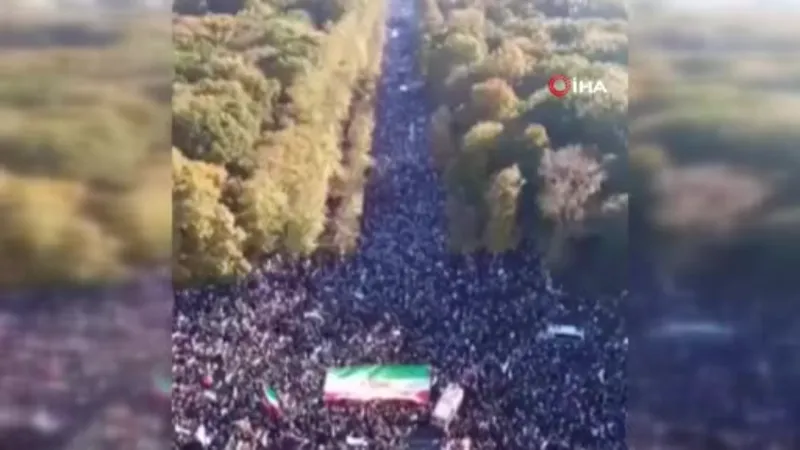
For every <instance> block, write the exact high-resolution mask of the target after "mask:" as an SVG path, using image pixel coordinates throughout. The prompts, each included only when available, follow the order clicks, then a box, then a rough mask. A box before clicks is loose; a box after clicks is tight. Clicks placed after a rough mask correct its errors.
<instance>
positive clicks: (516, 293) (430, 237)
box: [173, 27, 625, 450]
mask: <svg viewBox="0 0 800 450" xmlns="http://www.w3.org/2000/svg"><path fill="white" fill-rule="evenodd" d="M413 33H414V30H413V28H412V27H405V28H404V27H400V28H399V29H397V31H396V32H394V33H393V39H391V40H389V41H388V44H387V48H386V52H385V58H386V59H387V61H386V63H385V65H384V70H385V72H384V75H383V79H382V85H381V87H380V105H379V111H378V118H377V119H378V120H377V124H378V125H377V129H376V132H375V145H374V153H373V156H374V158H375V165H374V167H373V169H372V173H371V179H370V185H369V187H368V192H367V196H366V205H365V214H364V220H363V236H362V238H361V242H360V248H359V251H358V252H357V253H356V254H355V255H352V256H349V257H346V258H343V259H337V258H330V259H328V260H325V258H318V259H316V260H314V261H313V262H312V261H307V262H303V263H294V264H290V263H287V264H280V263H278V262H274V261H273V262H272V263H271V266H270V267H268V268H265V269H264V270H263V271H262V272H261V273H258V274H254V275H253V276H252V278H251V279H250V280H248V282H247V283H243V284H239V285H236V286H229V287H226V288H217V289H213V290H212V289H207V290H201V291H184V292H182V293H180V294H179V295H178V298H177V308H176V317H175V329H174V334H173V354H174V365H175V367H174V375H175V385H174V386H175V388H174V389H175V390H174V394H173V412H174V415H175V419H174V420H175V425H176V426H177V427H179V428H180V429H182V430H187V431H191V430H195V429H197V428H198V427H200V426H202V427H203V429H204V430H206V431H207V432H208V436H209V437H210V438H211V443H210V448H226V447H225V446H226V445H238V444H235V443H236V442H242V443H249V444H253V445H261V446H263V447H265V448H339V446H341V445H343V443H344V442H345V441H346V439H347V436H361V437H367V438H368V440H369V441H371V446H370V448H384V449H396V448H400V441H402V440H404V439H406V436H407V435H408V434H410V433H413V432H418V430H420V429H425V428H426V427H427V418H426V412H425V411H421V410H414V409H413V408H412V409H408V410H407V409H401V408H400V407H398V406H385V407H376V408H373V407H370V408H369V411H367V410H362V409H358V408H356V409H353V410H350V409H348V410H345V411H342V410H338V409H329V408H327V407H325V406H324V405H322V404H321V397H322V381H323V377H324V373H325V369H326V368H328V367H333V366H347V365H354V364H364V363H375V364H384V363H423V364H430V365H431V366H433V368H434V371H435V380H436V382H435V386H438V387H441V386H442V385H443V384H444V383H446V382H450V381H455V382H459V383H461V384H462V385H464V386H465V387H466V392H467V395H466V397H465V403H464V405H463V407H462V409H461V414H460V415H459V417H458V418H457V419H456V420H455V422H454V423H453V424H452V425H451V427H450V429H449V430H448V434H449V437H451V438H458V439H459V440H460V439H461V438H464V437H468V438H469V439H470V440H471V442H472V445H473V446H474V448H480V449H486V450H488V449H493V448H497V449H501V448H502V449H521V450H527V449H531V448H540V447H541V448H569V449H574V448H603V449H608V450H612V449H615V448H623V446H624V426H625V424H624V420H625V410H624V389H625V384H624V378H623V377H624V362H625V361H624V355H625V351H624V347H623V340H622V339H620V336H621V333H622V330H621V321H620V318H619V313H618V311H617V310H616V307H617V303H616V302H615V300H614V299H607V300H603V301H599V300H597V299H594V300H593V301H587V300H583V299H578V298H570V297H569V296H568V295H566V294H564V293H561V292H559V291H558V290H557V289H555V288H553V286H551V285H550V283H549V281H548V278H547V276H546V275H544V274H545V273H546V272H544V271H542V270H541V268H540V267H539V265H538V263H537V261H536V260H535V258H534V256H533V255H534V253H533V252H520V253H516V254H511V255H508V256H497V257H493V256H488V255H477V256H474V257H462V256H453V255H450V254H449V253H448V251H447V248H446V237H445V228H444V217H443V211H444V207H443V193H442V192H441V182H440V180H438V179H437V175H436V173H435V171H434V170H433V169H432V167H431V164H430V161H429V153H428V148H427V142H426V140H427V137H426V134H427V133H426V128H427V126H426V124H427V118H428V116H429V111H428V110H427V105H426V101H425V93H424V92H423V91H421V90H419V89H415V88H413V86H415V85H416V84H418V83H417V79H416V78H415V77H416V75H415V72H416V71H415V70H414V69H413V64H414V51H413V50H414V46H415V45H416V44H415V42H414V39H413V36H411V35H412V34H413ZM409 86H411V88H408V87H409ZM548 321H562V322H567V323H575V324H578V325H579V326H581V327H584V328H585V329H586V330H587V333H588V336H587V340H586V342H585V345H579V346H557V345H534V341H535V340H536V334H537V333H538V332H539V331H540V330H541V329H542V327H543V326H544V325H545V324H546V323H547V322H548ZM265 385H268V386H272V387H274V388H275V389H276V390H277V392H278V393H279V394H280V395H281V399H282V401H283V404H282V410H281V414H280V415H279V416H278V417H275V416H274V415H271V414H269V413H268V412H267V411H265V410H264V408H263V397H262V395H261V389H262V388H263V387H264V386H265ZM434 398H435V393H434ZM285 441H289V442H290V443H285ZM256 442H261V444H255V443H256ZM281 442H284V443H283V444H281ZM281 445H283V446H281ZM320 446H321V447H320ZM231 448H234V447H231Z"/></svg>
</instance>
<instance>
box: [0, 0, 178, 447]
mask: <svg viewBox="0 0 800 450" xmlns="http://www.w3.org/2000/svg"><path fill="white" fill-rule="evenodd" d="M161 3H166V2H161ZM2 9H3V14H2V18H0V217H2V219H0V356H2V359H3V363H2V365H0V447H2V448H12V449H21V448H26V449H32V450H33V449H37V450H38V449H43V450H46V449H51V448H52V449H56V448H75V449H103V448H115V449H144V448H154V449H155V448H165V447H166V445H167V444H166V442H167V441H166V439H165V438H164V436H165V433H166V432H167V431H168V428H167V427H166V425H167V424H168V420H169V390H168V387H169V386H168V380H169V362H170V359H169V357H170V351H169V338H168V336H169V334H168V333H169V331H168V327H169V316H170V312H171V304H172V301H171V296H172V288H171V283H170V278H169V273H168V264H166V263H167V262H168V260H169V256H170V252H171V248H170V242H171V234H172V230H171V208H170V204H171V202H170V186H171V172H170V165H169V158H170V153H169V148H170V145H169V140H170V129H169V103H170V101H171V91H170V81H171V72H172V69H171V53H170V52H171V40H170V18H169V17H170V16H169V5H167V4H158V3H154V2H145V1H142V2H135V1H113V0H109V1H97V2H91V1H55V0H54V1H8V0H6V1H3V2H2ZM165 267H166V270H165Z"/></svg>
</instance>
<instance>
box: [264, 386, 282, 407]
mask: <svg viewBox="0 0 800 450" xmlns="http://www.w3.org/2000/svg"><path fill="white" fill-rule="evenodd" d="M264 406H266V407H267V408H269V409H270V410H272V411H274V412H279V411H280V410H281V401H280V399H279V398H278V393H277V392H275V389H273V388H271V387H265V388H264Z"/></svg>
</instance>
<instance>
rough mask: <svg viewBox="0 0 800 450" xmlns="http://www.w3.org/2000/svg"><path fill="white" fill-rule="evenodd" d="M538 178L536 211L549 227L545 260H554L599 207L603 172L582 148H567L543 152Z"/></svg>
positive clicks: (604, 178) (604, 177) (595, 160)
mask: <svg viewBox="0 0 800 450" xmlns="http://www.w3.org/2000/svg"><path fill="white" fill-rule="evenodd" d="M539 176H540V177H541V192H540V194H539V209H540V211H541V213H542V215H543V217H544V218H545V219H546V220H547V221H548V222H550V223H551V224H552V234H551V235H550V238H549V239H548V241H549V242H548V257H549V259H551V260H558V259H560V258H561V257H562V256H563V251H564V250H565V248H564V246H565V244H566V243H567V241H568V240H569V239H571V238H574V237H577V236H580V235H582V234H583V231H584V225H585V223H586V220H587V219H588V218H589V217H590V216H591V214H593V213H594V212H595V211H596V209H595V208H597V207H600V203H599V196H600V194H601V190H602V188H603V183H605V181H606V172H605V169H604V167H603V165H602V163H601V162H599V161H597V159H595V158H593V157H591V156H590V155H589V154H588V153H587V152H586V151H585V150H584V149H583V148H582V147H579V146H569V147H565V148H562V149H560V150H556V151H548V152H546V153H545V155H544V157H543V158H542V161H541V165H540V166H539Z"/></svg>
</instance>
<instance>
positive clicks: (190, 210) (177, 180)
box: [172, 149, 250, 283]
mask: <svg viewBox="0 0 800 450" xmlns="http://www.w3.org/2000/svg"><path fill="white" fill-rule="evenodd" d="M172 157H173V162H172V164H173V167H172V170H173V173H172V178H173V182H174V186H173V190H172V197H173V206H172V208H173V209H172V210H173V276H174V278H175V280H176V281H177V282H179V283H180V282H188V281H197V280H209V279H211V280H215V279H217V280H218V279H220V278H226V277H235V276H240V275H243V274H244V273H246V272H247V271H248V270H249V269H250V265H249V264H248V262H247V261H246V260H245V258H244V254H243V252H242V247H243V244H244V241H245V234H244V232H243V231H242V230H241V229H240V228H239V227H238V226H237V225H236V221H235V218H234V216H233V214H232V213H231V211H230V210H228V208H226V207H225V205H223V204H222V203H220V201H221V199H222V189H223V185H224V182H225V179H226V177H227V174H226V173H225V170H224V169H223V168H221V167H218V166H213V165H211V164H208V163H205V162H201V161H191V160H189V159H187V158H186V157H184V156H183V155H182V154H181V153H180V151H179V150H177V149H173V152H172Z"/></svg>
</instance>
